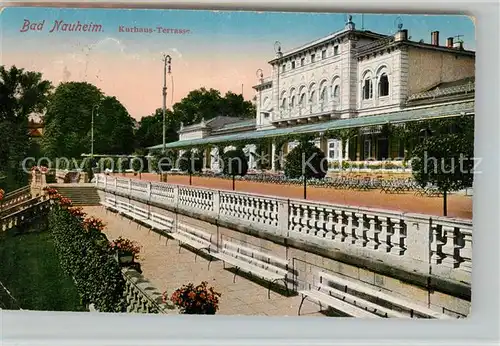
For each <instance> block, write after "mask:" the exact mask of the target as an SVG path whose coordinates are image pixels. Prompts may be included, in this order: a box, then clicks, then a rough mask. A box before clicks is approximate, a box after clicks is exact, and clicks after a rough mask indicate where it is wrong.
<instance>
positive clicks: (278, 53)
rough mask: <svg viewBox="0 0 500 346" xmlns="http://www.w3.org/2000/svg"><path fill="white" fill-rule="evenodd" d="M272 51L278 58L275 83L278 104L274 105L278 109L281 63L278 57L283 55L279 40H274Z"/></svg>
mask: <svg viewBox="0 0 500 346" xmlns="http://www.w3.org/2000/svg"><path fill="white" fill-rule="evenodd" d="M274 51H275V52H276V57H277V58H278V61H277V66H278V76H277V77H278V78H277V79H278V80H277V83H276V90H277V94H278V104H277V105H276V106H277V107H276V109H277V110H278V112H279V110H280V67H281V63H280V59H281V57H283V53H282V52H281V43H280V42H279V41H276V42H274Z"/></svg>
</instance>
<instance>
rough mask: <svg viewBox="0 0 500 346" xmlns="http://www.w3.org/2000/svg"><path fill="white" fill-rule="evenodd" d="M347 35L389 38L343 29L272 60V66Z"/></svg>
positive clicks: (362, 31)
mask: <svg viewBox="0 0 500 346" xmlns="http://www.w3.org/2000/svg"><path fill="white" fill-rule="evenodd" d="M347 34H355V35H357V36H362V37H367V38H372V39H376V40H379V39H381V38H384V37H387V36H386V35H382V34H378V33H375V32H373V31H369V30H352V29H347V28H346V29H343V30H340V31H337V32H334V33H332V34H329V35H327V36H324V37H322V38H319V39H317V40H314V41H311V42H309V43H306V44H304V45H302V46H299V47H297V48H294V49H291V50H289V51H287V52H284V53H283V56H282V57H281V58H280V59H278V58H274V59H272V60H271V61H269V63H270V64H273V63H274V62H276V61H278V60H283V59H286V58H288V57H290V56H293V55H295V54H297V53H300V52H302V51H305V50H308V49H313V48H315V47H317V46H321V45H323V44H325V43H327V42H329V41H331V40H333V39H339V38H341V37H343V36H345V35H347Z"/></svg>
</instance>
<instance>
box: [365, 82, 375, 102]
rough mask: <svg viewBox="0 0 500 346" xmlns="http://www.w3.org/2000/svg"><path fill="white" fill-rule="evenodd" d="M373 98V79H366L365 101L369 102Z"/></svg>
mask: <svg viewBox="0 0 500 346" xmlns="http://www.w3.org/2000/svg"><path fill="white" fill-rule="evenodd" d="M372 97H373V84H372V81H371V79H365V81H364V83H363V99H364V100H368V99H371V98H372Z"/></svg>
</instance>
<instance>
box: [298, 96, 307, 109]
mask: <svg viewBox="0 0 500 346" xmlns="http://www.w3.org/2000/svg"><path fill="white" fill-rule="evenodd" d="M305 103H306V94H305V93H303V94H302V95H300V99H299V106H300V107H304V106H305Z"/></svg>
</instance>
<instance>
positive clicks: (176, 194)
mask: <svg viewBox="0 0 500 346" xmlns="http://www.w3.org/2000/svg"><path fill="white" fill-rule="evenodd" d="M174 207H176V208H178V207H179V185H174Z"/></svg>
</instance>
